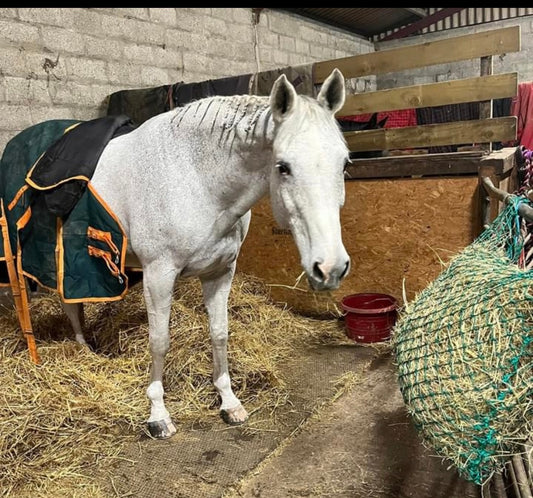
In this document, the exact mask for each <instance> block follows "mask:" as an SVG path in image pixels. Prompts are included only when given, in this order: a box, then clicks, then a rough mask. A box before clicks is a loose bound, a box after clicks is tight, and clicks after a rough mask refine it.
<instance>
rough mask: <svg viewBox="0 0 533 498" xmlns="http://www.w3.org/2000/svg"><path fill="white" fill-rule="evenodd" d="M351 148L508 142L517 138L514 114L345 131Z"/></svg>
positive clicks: (358, 149)
mask: <svg viewBox="0 0 533 498" xmlns="http://www.w3.org/2000/svg"><path fill="white" fill-rule="evenodd" d="M344 137H345V139H346V142H347V143H348V147H349V149H350V151H352V152H355V151H370V150H388V149H409V148H416V147H432V146H438V145H454V144H470V143H472V144H474V143H476V144H479V143H484V142H507V141H510V140H515V139H516V116H509V117H503V118H493V119H480V120H469V121H454V122H451V123H442V124H430V125H423V126H408V127H405V128H388V129H386V128H383V129H379V130H367V131H349V132H346V133H344Z"/></svg>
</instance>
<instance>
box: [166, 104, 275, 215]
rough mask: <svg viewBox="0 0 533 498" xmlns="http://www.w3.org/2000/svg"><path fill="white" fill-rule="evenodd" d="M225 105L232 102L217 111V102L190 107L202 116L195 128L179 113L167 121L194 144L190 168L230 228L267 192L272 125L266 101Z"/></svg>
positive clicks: (270, 162)
mask: <svg viewBox="0 0 533 498" xmlns="http://www.w3.org/2000/svg"><path fill="white" fill-rule="evenodd" d="M221 100H222V101H223V99H221ZM228 101H230V102H232V104H231V105H229V106H220V109H217V108H216V105H215V104H216V103H218V102H217V101H216V100H215V101H214V102H213V103H212V105H211V106H210V105H209V103H205V104H204V106H203V107H202V104H198V106H197V108H196V109H193V108H191V109H189V110H188V111H187V112H189V113H191V114H192V113H193V112H194V113H195V115H202V116H203V117H202V119H200V120H197V121H198V123H197V125H196V127H195V124H194V121H193V120H192V119H191V121H189V122H187V114H186V113H185V112H184V111H182V113H181V114H180V113H177V114H176V116H175V118H174V119H173V120H172V122H173V123H177V128H178V132H179V129H180V128H181V129H182V131H184V132H185V133H189V134H190V140H191V141H192V142H195V144H196V147H193V150H194V151H195V153H194V154H195V155H196V156H197V157H196V158H195V159H196V160H197V161H196V162H195V165H194V167H195V168H197V169H199V170H200V172H201V174H202V175H205V177H206V178H208V182H207V185H208V188H209V191H210V194H211V196H212V197H213V202H216V203H217V205H218V207H219V209H220V211H221V212H223V213H224V216H225V217H226V218H227V219H228V223H229V224H231V221H232V219H235V220H237V219H238V218H240V217H241V216H242V215H244V214H245V213H246V212H247V211H248V210H250V209H251V208H252V206H253V205H254V204H255V203H256V202H257V201H258V200H259V199H261V198H262V197H263V196H264V195H265V194H266V193H267V192H268V186H269V175H270V169H271V164H272V140H273V124H272V120H271V117H270V112H269V109H268V106H267V105H266V102H267V100H266V99H265V98H257V97H255V98H253V99H251V100H250V101H248V100H246V99H238V98H235V99H228ZM180 119H181V122H180V121H179V120H180ZM200 156H201V157H200Z"/></svg>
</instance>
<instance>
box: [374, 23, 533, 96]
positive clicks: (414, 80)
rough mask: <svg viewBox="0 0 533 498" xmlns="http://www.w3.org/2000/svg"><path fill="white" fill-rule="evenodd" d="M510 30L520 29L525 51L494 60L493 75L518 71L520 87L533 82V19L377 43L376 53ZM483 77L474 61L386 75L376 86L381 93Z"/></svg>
mask: <svg viewBox="0 0 533 498" xmlns="http://www.w3.org/2000/svg"><path fill="white" fill-rule="evenodd" d="M509 26H520V41H521V50H520V51H519V52H513V53H509V54H504V55H502V56H494V57H493V72H494V74H502V73H507V72H514V71H516V72H517V73H518V82H519V83H522V82H529V81H533V16H525V17H518V18H513V19H506V20H503V21H494V22H490V23H486V24H480V25H478V26H474V27H468V28H457V29H450V30H447V31H442V32H436V33H428V34H425V35H420V36H412V37H409V38H402V39H400V40H391V41H387V42H379V43H376V50H387V49H392V48H397V47H405V46H409V45H416V44H420V43H425V42H431V41H435V40H442V39H446V38H452V37H456V36H463V35H468V34H471V33H479V32H481V31H487V30H493V29H499V28H506V27H509ZM479 75H480V60H479V59H472V60H466V61H461V62H454V63H452V64H438V65H435V66H428V67H425V68H419V69H409V70H408V71H399V72H392V73H387V74H383V75H380V76H378V77H377V78H376V85H377V88H378V89H379V90H384V89H387V88H394V87H399V86H409V85H423V84H427V83H437V82H439V81H447V80H456V79H463V78H471V77H474V76H479Z"/></svg>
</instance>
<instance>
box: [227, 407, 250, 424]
mask: <svg viewBox="0 0 533 498" xmlns="http://www.w3.org/2000/svg"><path fill="white" fill-rule="evenodd" d="M220 416H221V417H222V420H224V422H226V424H228V425H241V424H244V422H246V421H247V420H248V412H247V411H246V410H245V409H244V407H243V406H242V405H239V406H236V407H235V408H231V409H229V410H220Z"/></svg>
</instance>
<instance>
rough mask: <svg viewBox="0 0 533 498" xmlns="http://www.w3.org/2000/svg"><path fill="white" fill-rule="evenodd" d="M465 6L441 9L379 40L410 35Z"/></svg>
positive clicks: (395, 38)
mask: <svg viewBox="0 0 533 498" xmlns="http://www.w3.org/2000/svg"><path fill="white" fill-rule="evenodd" d="M463 8H464V7H462V8H460V9H459V8H457V9H442V10H439V11H437V12H435V13H434V14H431V15H430V16H426V17H424V18H423V19H420V21H415V22H413V23H411V24H409V25H408V26H406V27H405V28H402V29H400V30H398V31H396V32H395V33H392V34H391V35H389V36H386V37H385V38H381V40H379V41H380V42H381V41H388V40H397V39H398V38H404V37H406V36H409V35H411V34H413V33H415V32H416V31H419V30H421V29H424V28H427V27H428V26H429V25H431V24H434V23H436V22H438V21H441V20H442V19H445V18H446V17H449V16H451V15H453V14H455V13H456V12H460V11H461V10H463Z"/></svg>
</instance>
